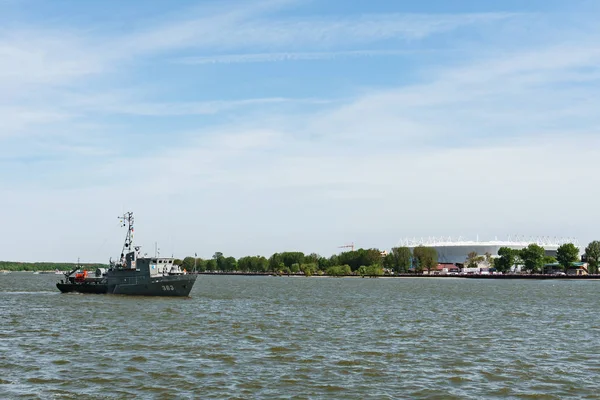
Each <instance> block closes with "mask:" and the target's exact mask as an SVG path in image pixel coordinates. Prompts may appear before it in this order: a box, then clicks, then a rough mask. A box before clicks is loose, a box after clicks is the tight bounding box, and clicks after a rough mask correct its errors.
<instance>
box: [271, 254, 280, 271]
mask: <svg viewBox="0 0 600 400" xmlns="http://www.w3.org/2000/svg"><path fill="white" fill-rule="evenodd" d="M281 264H283V258H282V257H281V254H279V253H275V254H273V255H272V256H271V257H269V271H271V272H277V271H279V269H280V265H281Z"/></svg>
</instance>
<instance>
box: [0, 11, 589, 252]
mask: <svg viewBox="0 0 600 400" xmlns="http://www.w3.org/2000/svg"><path fill="white" fill-rule="evenodd" d="M599 11H600V6H599V5H598V3H596V2H594V1H570V2H564V1H548V0H546V1H537V0H532V1H527V2H523V1H516V0H514V1H485V2H483V1H473V0H470V1H467V0H462V1H459V0H456V1H451V2H449V1H441V0H438V1H427V2H418V1H398V0H397V1H383V0H379V1H376V0H372V1H368V2H362V1H361V2H359V1H355V2H348V1H314V0H313V1H310V0H265V1H178V2H176V3H173V2H167V1H158V0H154V1H133V0H132V1H128V2H122V1H103V2H82V1H74V0H70V1H53V2H49V1H42V0H0V60H2V62H0V120H1V121H2V124H1V126H0V210H2V219H1V221H2V225H3V229H2V230H1V231H0V243H1V244H2V245H1V247H0V259H5V260H24V261H41V260H48V261H73V260H76V259H77V257H81V259H82V260H85V261H106V260H107V259H108V257H110V256H113V257H114V256H116V255H118V253H119V251H120V246H121V241H122V236H123V235H124V232H123V231H122V230H121V229H120V228H119V226H118V222H117V219H116V217H117V215H119V214H120V213H122V212H123V211H128V210H132V211H134V212H135V214H136V218H137V223H136V228H137V229H136V235H137V236H136V241H137V242H138V243H139V244H141V245H143V246H144V248H146V249H147V250H148V251H149V252H152V251H153V249H154V243H155V241H156V242H158V246H159V247H160V248H161V249H162V251H163V254H165V253H166V254H174V255H175V256H179V257H183V256H186V255H190V254H193V253H194V252H197V253H198V254H199V255H201V256H203V257H209V256H211V255H212V254H213V253H214V252H215V251H221V252H223V253H225V254H227V255H233V256H235V257H240V256H243V255H248V254H263V255H266V256H268V255H270V254H272V253H273V252H276V251H286V250H300V251H305V252H312V251H316V252H319V253H321V254H324V255H330V254H332V253H335V252H338V251H339V249H338V248H337V247H338V246H340V245H342V244H346V243H349V242H354V243H355V244H356V245H357V246H360V247H378V248H382V249H389V248H391V247H393V246H395V245H396V244H397V243H398V242H399V240H400V239H401V238H405V237H428V236H454V237H458V236H462V237H467V238H473V239H474V238H475V237H476V236H477V235H478V236H479V238H480V239H493V238H494V237H498V238H506V237H507V236H509V235H515V234H520V235H526V236H561V237H565V236H568V237H576V238H577V239H578V240H579V242H580V244H583V245H585V244H587V242H589V241H590V240H593V239H598V229H597V226H599V225H600V217H599V215H600V214H598V213H597V212H596V210H597V209H598V205H597V199H598V197H599V195H600V180H599V179H598V171H599V168H598V159H600V157H599V156H600V135H599V133H600V116H599V114H598V112H597V110H598V109H600V107H599V106H600V101H599V100H600V84H599V79H600V68H599V67H598V66H599V65H600V46H599V45H598V43H600V42H599V40H598V39H600V27H598V26H597V19H598V16H599Z"/></svg>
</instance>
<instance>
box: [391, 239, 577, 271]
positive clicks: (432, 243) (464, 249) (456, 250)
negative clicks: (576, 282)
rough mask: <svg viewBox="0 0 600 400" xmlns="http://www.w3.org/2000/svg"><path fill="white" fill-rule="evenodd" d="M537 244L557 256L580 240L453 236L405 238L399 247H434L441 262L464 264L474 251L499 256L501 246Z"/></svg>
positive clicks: (549, 253)
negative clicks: (473, 238) (480, 239)
mask: <svg viewBox="0 0 600 400" xmlns="http://www.w3.org/2000/svg"><path fill="white" fill-rule="evenodd" d="M532 243H534V244H537V245H539V246H541V247H543V248H544V250H545V252H546V255H547V256H552V257H555V256H556V250H557V249H558V247H560V245H562V244H564V243H573V244H575V246H578V242H577V240H576V239H574V238H556V237H555V238H550V237H536V238H524V237H517V238H514V239H511V238H508V240H493V241H483V242H480V241H479V240H476V241H469V240H463V239H462V238H458V239H452V238H451V237H444V238H435V237H429V238H420V239H417V238H413V239H403V240H400V241H399V243H398V247H408V248H410V249H411V250H413V249H414V248H415V247H417V246H427V247H433V248H434V249H435V250H436V252H437V254H438V262H439V263H440V264H455V265H456V264H464V263H465V261H466V260H467V258H468V255H469V254H470V253H472V252H475V253H477V254H478V255H480V256H483V255H485V254H486V253H489V254H490V255H491V256H492V257H498V250H499V249H500V248H501V247H508V248H510V249H515V250H520V249H523V248H525V247H527V246H529V245H530V244H532Z"/></svg>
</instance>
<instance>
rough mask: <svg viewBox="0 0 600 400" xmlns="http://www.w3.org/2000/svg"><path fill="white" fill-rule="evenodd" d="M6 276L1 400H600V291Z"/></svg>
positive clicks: (447, 283) (0, 315) (478, 284)
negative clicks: (154, 285) (122, 283)
mask: <svg viewBox="0 0 600 400" xmlns="http://www.w3.org/2000/svg"><path fill="white" fill-rule="evenodd" d="M59 278H60V276H55V275H34V274H32V273H12V274H6V275H0V398H2V399H5V398H6V399H11V398H32V399H37V398H41V399H46V398H65V399H69V398H73V399H75V398H76V399H87V398H89V399H96V398H118V399H127V398H161V399H162V398H164V399H169V398H173V399H180V398H182V399H186V398H202V399H212V398H227V399H230V398H237V399H250V398H293V399H321V398H339V399H399V398H406V399H482V398H502V399H504V398H527V399H531V398H535V399H565V398H578V399H581V398H600V384H599V383H598V382H599V380H600V318H599V317H598V312H597V310H598V304H599V298H598V293H599V289H600V282H595V281H572V280H569V281H562V280H560V281H559V280H546V281H529V280H527V281H525V280H524V281H519V280H466V279H447V278H445V279H436V278H427V279H424V278H392V279H382V278H378V279H360V278H287V277H244V276H200V277H199V278H198V280H197V282H196V285H195V287H194V289H193V291H192V293H191V298H185V299H182V298H143V297H127V296H113V295H81V294H61V293H59V292H58V290H57V289H56V287H55V286H54V284H55V282H56V281H57V280H58V279H59Z"/></svg>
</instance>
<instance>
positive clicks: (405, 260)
mask: <svg viewBox="0 0 600 400" xmlns="http://www.w3.org/2000/svg"><path fill="white" fill-rule="evenodd" d="M390 254H392V256H393V257H394V271H396V272H397V273H400V274H401V273H404V272H408V271H409V270H410V267H411V265H412V254H411V252H410V249H409V248H408V247H394V248H392V252H391V253H390Z"/></svg>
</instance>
